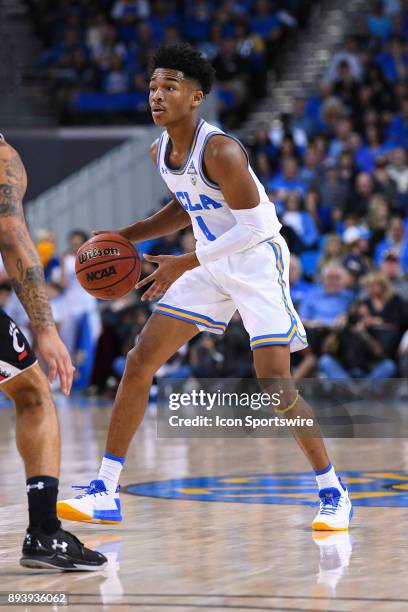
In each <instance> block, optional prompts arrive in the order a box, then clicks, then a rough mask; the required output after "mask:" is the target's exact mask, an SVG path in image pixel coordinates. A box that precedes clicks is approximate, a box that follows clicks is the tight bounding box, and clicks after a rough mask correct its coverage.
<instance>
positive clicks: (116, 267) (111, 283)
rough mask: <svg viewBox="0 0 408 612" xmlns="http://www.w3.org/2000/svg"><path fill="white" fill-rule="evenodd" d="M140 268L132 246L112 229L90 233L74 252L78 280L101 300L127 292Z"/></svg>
mask: <svg viewBox="0 0 408 612" xmlns="http://www.w3.org/2000/svg"><path fill="white" fill-rule="evenodd" d="M141 268H142V264H141V261H140V257H139V253H138V252H137V249H136V247H135V246H134V245H133V244H132V243H131V242H129V240H127V239H126V238H123V237H122V236H120V235H119V234H115V233H114V232H106V233H103V234H98V235H97V236H94V237H93V238H91V239H90V240H88V241H87V242H85V243H84V244H83V245H82V246H81V248H80V249H79V250H78V252H77V255H76V262H75V272H76V275H77V278H78V281H79V283H80V284H81V286H82V287H83V288H84V289H85V291H87V292H88V293H90V294H91V295H94V296H95V297H97V298H101V299H102V300H114V299H116V298H119V297H122V296H123V295H126V293H129V291H131V290H132V289H133V288H134V286H135V285H136V283H137V282H138V280H139V278H140V272H141Z"/></svg>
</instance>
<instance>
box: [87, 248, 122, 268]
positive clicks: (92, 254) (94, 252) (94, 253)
mask: <svg viewBox="0 0 408 612" xmlns="http://www.w3.org/2000/svg"><path fill="white" fill-rule="evenodd" d="M112 255H120V251H119V249H118V248H116V247H107V248H106V249H97V248H94V249H90V250H89V251H83V252H82V253H79V255H78V261H79V263H80V264H83V263H85V262H86V261H90V260H91V259H95V258H96V257H109V256H112Z"/></svg>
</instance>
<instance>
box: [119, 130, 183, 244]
mask: <svg viewBox="0 0 408 612" xmlns="http://www.w3.org/2000/svg"><path fill="white" fill-rule="evenodd" d="M156 156H157V141H156V140H155V141H154V143H153V144H152V146H151V147H150V157H151V159H152V162H153V165H154V166H156ZM189 225H191V219H190V216H189V214H188V213H186V211H185V210H184V208H183V207H182V206H181V205H180V203H179V202H178V200H177V199H176V197H175V196H173V198H172V199H171V200H170V202H169V203H168V204H166V206H164V207H163V208H162V209H161V210H159V211H158V212H157V213H155V214H154V215H152V216H151V217H148V218H147V219H143V221H137V222H136V223H133V224H132V225H128V226H127V227H123V228H122V229H120V230H118V233H119V234H120V235H121V236H123V237H124V238H127V239H128V240H130V241H131V242H141V241H142V240H151V239H153V238H161V236H167V235H168V234H173V233H174V232H178V231H179V230H182V229H184V228H185V227H188V226H189Z"/></svg>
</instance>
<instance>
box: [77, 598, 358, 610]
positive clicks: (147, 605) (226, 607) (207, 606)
mask: <svg viewBox="0 0 408 612" xmlns="http://www.w3.org/2000/svg"><path fill="white" fill-rule="evenodd" d="M326 599H327V598H326ZM332 603H335V600H334V602H332ZM69 605H70V606H82V605H83V603H76V602H72V601H71V597H70V600H69ZM86 605H87V606H101V605H102V606H117V607H119V606H131V607H133V608H140V607H142V606H143V607H145V608H158V607H160V608H197V609H205V610H209V609H215V610H278V612H310V608H282V606H279V608H275V606H267V607H266V606H245V605H244V606H232V605H229V604H226V605H223V604H219V605H218V604H191V603H185V604H183V603H182V604H168V603H163V602H160V603H116V602H115V601H113V602H112V603H110V602H86ZM334 612H347V610H339V609H338V610H335V611H334Z"/></svg>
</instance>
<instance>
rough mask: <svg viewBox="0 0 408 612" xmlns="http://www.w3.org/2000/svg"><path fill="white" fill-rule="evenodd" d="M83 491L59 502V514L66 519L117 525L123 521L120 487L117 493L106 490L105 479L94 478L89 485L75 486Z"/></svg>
mask: <svg viewBox="0 0 408 612" xmlns="http://www.w3.org/2000/svg"><path fill="white" fill-rule="evenodd" d="M72 488H73V489H80V490H83V493H81V494H80V495H77V496H76V497H73V498H71V499H64V500H62V501H59V502H57V514H58V517H59V518H60V519H65V520H66V521H78V522H79V523H99V524H100V523H103V524H109V525H116V524H118V523H121V522H122V515H121V507H120V499H119V487H118V488H117V489H116V492H115V493H110V492H109V491H107V490H106V487H105V483H104V482H103V480H92V481H91V482H90V483H89V485H85V486H74V487H72Z"/></svg>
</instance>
